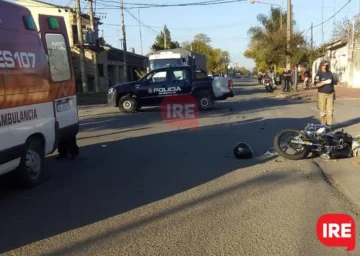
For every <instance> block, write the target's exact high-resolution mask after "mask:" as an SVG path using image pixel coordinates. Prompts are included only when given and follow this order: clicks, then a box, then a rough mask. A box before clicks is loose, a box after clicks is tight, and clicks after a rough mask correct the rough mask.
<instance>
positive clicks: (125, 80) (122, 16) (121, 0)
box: [120, 0, 127, 82]
mask: <svg viewBox="0 0 360 256" xmlns="http://www.w3.org/2000/svg"><path fill="white" fill-rule="evenodd" d="M120 6H121V23H122V34H123V53H124V82H127V60H126V57H127V49H126V32H125V18H124V0H120Z"/></svg>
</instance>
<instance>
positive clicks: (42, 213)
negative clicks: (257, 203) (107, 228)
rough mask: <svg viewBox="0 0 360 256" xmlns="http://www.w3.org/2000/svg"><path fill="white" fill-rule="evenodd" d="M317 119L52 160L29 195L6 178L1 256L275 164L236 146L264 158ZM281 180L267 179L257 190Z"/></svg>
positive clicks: (0, 191) (143, 140)
mask: <svg viewBox="0 0 360 256" xmlns="http://www.w3.org/2000/svg"><path fill="white" fill-rule="evenodd" d="M311 121H314V120H313V119H312V118H311V117H309V118H305V119H292V118H288V119H267V120H263V119H261V118H258V119H256V118H255V119H253V120H243V121H239V122H234V123H232V124H221V125H214V126H206V127H201V128H199V129H197V130H195V131H187V130H180V131H174V132H166V133H159V134H153V135H147V136H142V137H136V138H131V139H123V140H119V141H114V142H109V143H107V144H105V145H103V144H104V143H102V144H94V145H90V146H85V147H82V148H81V157H80V158H79V159H77V160H75V161H61V160H55V159H54V158H53V157H48V158H47V161H46V164H47V169H48V170H49V171H50V176H51V179H50V180H49V181H48V182H46V183H44V184H43V185H41V186H40V187H38V188H35V189H32V190H27V191H21V190H16V189H15V188H13V187H12V186H11V185H9V183H7V181H6V179H4V178H3V177H0V207H1V211H0V222H1V223H0V226H1V232H2V233H3V234H6V236H3V237H2V239H1V240H0V254H1V253H3V252H6V251H9V250H11V249H15V248H18V247H21V246H24V245H26V244H29V243H32V242H35V241H38V240H41V239H45V238H48V237H51V236H54V235H57V234H60V233H63V232H66V231H69V230H72V229H76V228H79V227H83V226H86V225H89V224H92V223H95V222H98V221H101V220H104V219H107V218H110V217H113V216H116V215H119V214H121V213H124V212H127V211H131V210H133V209H135V208H138V207H141V206H144V205H147V204H150V203H152V202H156V201H158V200H161V199H164V198H168V197H170V196H173V195H176V194H178V193H182V192H184V191H186V190H188V189H191V188H194V187H196V186H199V185H201V184H204V183H206V182H209V181H211V180H214V179H216V178H218V177H221V176H223V175H225V174H228V173H230V172H233V171H234V170H237V169H239V168H240V169H242V168H246V167H249V166H254V165H258V164H261V163H263V162H266V161H269V160H270V159H264V160H262V161H259V160H258V159H252V160H237V159H235V158H234V157H233V155H232V154H233V153H232V150H233V146H234V145H235V144H236V143H237V142H239V141H245V142H247V143H249V144H250V145H251V147H252V148H253V150H254V151H255V155H256V156H257V157H258V156H261V155H262V154H264V153H265V152H266V151H267V150H268V149H269V147H272V143H273V138H274V136H275V134H276V132H278V131H279V130H280V129H283V128H302V127H304V124H305V123H306V122H311ZM279 178H281V177H274V176H272V178H271V177H266V176H264V177H263V178H259V180H256V181H253V182H252V183H251V184H252V185H254V186H255V185H256V184H257V183H259V182H268V183H271V181H272V179H279ZM249 184H250V183H249ZM242 186H244V184H243V185H242ZM254 188H255V187H254ZM175 210H176V209H175ZM173 211H174V210H173ZM160 217H162V216H158V217H157V218H160ZM134 227H136V225H135V224H134ZM65 254H66V253H65Z"/></svg>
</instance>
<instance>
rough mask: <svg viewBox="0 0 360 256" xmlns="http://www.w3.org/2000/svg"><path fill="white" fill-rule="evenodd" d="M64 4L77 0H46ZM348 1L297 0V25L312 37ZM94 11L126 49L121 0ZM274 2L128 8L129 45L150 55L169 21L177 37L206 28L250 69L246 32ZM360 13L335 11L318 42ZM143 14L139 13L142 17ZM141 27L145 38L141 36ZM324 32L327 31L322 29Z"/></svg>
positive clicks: (357, 4) (281, 1) (173, 0)
mask: <svg viewBox="0 0 360 256" xmlns="http://www.w3.org/2000/svg"><path fill="white" fill-rule="evenodd" d="M43 1H47V2H50V3H55V4H59V5H64V6H65V5H66V6H71V7H73V6H74V0H43ZM203 1H205V0H124V4H125V8H127V7H128V8H129V7H134V5H131V4H181V3H193V2H203ZM348 1H349V0H292V5H293V12H294V19H295V21H296V26H295V27H294V30H299V31H308V32H307V33H306V37H308V38H310V35H311V33H310V30H309V28H310V27H311V23H313V24H314V26H316V25H318V24H321V23H322V21H326V20H327V19H329V18H330V17H331V16H333V15H334V13H336V12H337V11H339V10H340V9H341V8H342V7H343V6H344V5H345V4H346V3H347V2H348ZM93 2H94V6H95V7H96V9H95V14H96V15H97V16H98V17H100V18H101V22H103V25H102V26H101V27H100V35H103V36H104V38H105V40H106V41H107V42H108V43H110V44H111V45H112V46H113V47H116V48H120V49H121V48H122V44H121V39H122V32H121V11H120V9H119V8H117V7H118V6H120V4H118V3H119V2H120V0H93ZM264 2H269V3H273V4H278V5H281V6H282V8H283V10H286V3H287V1H286V0H264ZM81 6H82V12H87V11H88V9H87V1H85V0H81ZM269 11H270V5H266V4H260V3H256V4H251V3H250V0H249V1H242V2H235V3H227V4H220V5H208V6H186V7H166V8H147V9H128V12H130V13H131V14H132V15H133V16H135V17H136V18H137V19H139V20H140V21H141V23H142V24H144V25H146V26H144V25H142V24H141V25H140V26H139V22H138V20H136V19H135V18H134V17H132V16H131V15H130V14H129V13H127V12H125V26H126V38H127V40H126V41H127V49H128V50H129V49H130V48H134V50H135V52H136V53H137V54H147V53H148V52H149V51H150V47H151V45H152V44H153V43H154V41H155V37H156V35H157V34H159V33H160V31H161V30H162V29H163V27H164V25H165V24H166V25H167V27H168V28H169V30H170V32H171V37H172V40H176V41H178V42H180V43H181V42H184V41H191V40H192V39H193V37H194V35H196V34H197V33H205V34H206V35H207V36H208V37H210V38H211V40H212V42H211V44H212V46H213V47H215V48H221V49H222V50H226V51H228V52H229V53H230V57H231V65H236V64H238V65H243V66H245V67H247V68H249V69H251V68H252V67H254V62H253V61H252V60H250V59H247V58H245V57H244V56H243V53H244V51H245V50H246V49H247V47H248V45H249V37H248V35H247V31H248V29H249V28H250V27H251V26H256V25H258V22H257V20H256V16H257V15H258V14H260V13H262V14H269ZM359 12H360V0H351V1H350V3H349V4H348V5H347V6H346V7H345V8H343V9H342V10H341V11H340V12H339V13H338V14H336V16H335V17H334V18H333V19H331V20H329V21H327V22H326V23H324V25H323V26H318V27H315V28H314V30H313V33H314V42H315V44H317V45H319V44H321V43H322V42H323V34H324V41H327V40H329V39H330V37H331V32H332V28H333V23H334V20H335V21H337V20H341V19H344V18H345V17H346V18H348V19H351V18H352V17H354V16H355V15H357V14H359ZM139 17H140V18H139ZM140 29H141V35H142V40H140ZM322 31H323V32H322Z"/></svg>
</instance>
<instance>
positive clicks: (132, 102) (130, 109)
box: [119, 95, 138, 113]
mask: <svg viewBox="0 0 360 256" xmlns="http://www.w3.org/2000/svg"><path fill="white" fill-rule="evenodd" d="M119 109H120V111H123V112H125V113H134V112H136V111H137V109H138V102H137V100H136V98H134V97H133V96H132V95H125V96H122V97H121V98H120V99H119Z"/></svg>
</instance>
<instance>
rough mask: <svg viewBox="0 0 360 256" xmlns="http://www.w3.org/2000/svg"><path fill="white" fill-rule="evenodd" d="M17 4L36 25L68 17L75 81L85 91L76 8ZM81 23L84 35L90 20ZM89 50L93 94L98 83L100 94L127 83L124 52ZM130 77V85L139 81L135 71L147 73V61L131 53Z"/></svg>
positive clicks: (20, 0) (29, 0)
mask: <svg viewBox="0 0 360 256" xmlns="http://www.w3.org/2000/svg"><path fill="white" fill-rule="evenodd" d="M17 4H20V5H23V6H25V7H26V8H28V9H29V11H30V12H31V14H32V15H33V17H34V20H35V22H36V25H37V26H38V27H39V24H38V17H39V14H46V15H54V16H61V17H64V20H65V25H66V29H67V31H68V37H69V41H70V42H69V43H70V48H71V53H72V62H73V66H74V73H75V78H76V81H77V85H78V90H81V89H80V88H81V72H80V55H79V54H80V48H79V42H78V32H77V31H78V30H77V19H76V12H75V9H74V8H71V7H68V6H61V5H55V4H50V3H46V2H42V1H37V0H17ZM81 19H82V20H81V21H82V26H83V31H84V35H85V32H86V31H90V30H91V24H90V16H89V15H88V14H85V13H81ZM94 21H95V25H94V30H95V31H98V28H99V25H101V24H102V23H101V22H100V19H99V18H97V17H95V18H94ZM84 48H85V59H86V72H87V83H88V87H89V91H94V89H95V85H96V83H97V84H98V85H99V88H100V91H107V90H108V89H109V87H110V86H111V85H114V84H116V83H120V82H125V81H124V76H123V69H124V62H123V51H122V50H119V49H116V48H112V47H107V46H102V47H101V48H98V49H96V48H94V47H87V46H86V45H85V46H84ZM95 54H96V56H97V65H94V57H95V56H94V55H95ZM127 54H128V55H127V56H128V58H127V74H128V75H127V77H128V81H133V80H136V79H137V77H136V73H135V70H138V71H140V70H141V71H143V70H146V65H147V61H146V60H147V57H145V56H142V55H138V54H135V53H133V52H127ZM95 68H97V69H98V75H99V80H98V81H95V76H94V73H95V72H94V71H95V70H94V69H95Z"/></svg>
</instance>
